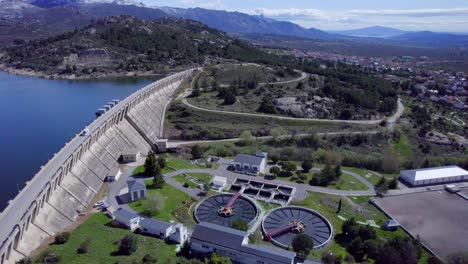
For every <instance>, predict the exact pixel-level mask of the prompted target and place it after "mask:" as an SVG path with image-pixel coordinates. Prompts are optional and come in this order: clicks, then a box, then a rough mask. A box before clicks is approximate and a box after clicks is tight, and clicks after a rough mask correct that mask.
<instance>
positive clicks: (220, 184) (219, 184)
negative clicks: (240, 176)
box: [210, 176, 227, 189]
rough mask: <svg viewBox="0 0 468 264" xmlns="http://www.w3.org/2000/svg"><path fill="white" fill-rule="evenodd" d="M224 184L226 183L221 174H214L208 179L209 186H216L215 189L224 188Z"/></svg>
mask: <svg viewBox="0 0 468 264" xmlns="http://www.w3.org/2000/svg"><path fill="white" fill-rule="evenodd" d="M226 184H227V179H226V177H221V176H214V177H213V178H212V179H211V181H210V185H211V187H213V188H216V189H220V188H224V187H225V186H226Z"/></svg>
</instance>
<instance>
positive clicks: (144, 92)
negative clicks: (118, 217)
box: [0, 69, 197, 264]
mask: <svg viewBox="0 0 468 264" xmlns="http://www.w3.org/2000/svg"><path fill="white" fill-rule="evenodd" d="M196 70H197V69H190V70H187V71H184V72H180V73H177V74H174V75H171V76H168V77H166V78H164V79H161V80H158V81H156V82H154V83H152V84H150V85H147V86H146V87H144V88H142V89H140V90H138V91H136V92H134V93H133V94H131V95H129V96H128V97H127V98H125V99H123V100H122V101H121V102H119V103H118V104H116V105H115V106H114V107H113V108H111V109H110V110H109V111H107V112H106V113H104V114H103V115H101V116H100V117H98V118H96V119H95V120H94V121H93V122H91V123H90V124H88V126H87V128H88V129H89V131H90V132H91V133H90V135H88V136H80V135H76V136H75V137H74V138H73V139H71V141H70V142H68V143H67V144H65V145H64V146H63V147H62V149H61V150H60V151H58V152H57V153H55V154H54V155H53V157H52V158H51V159H50V160H49V162H48V163H47V164H46V165H44V166H42V167H41V169H40V171H39V172H38V173H37V174H36V175H35V176H34V177H33V178H32V179H31V180H30V182H29V183H28V184H26V186H25V187H24V188H23V190H21V192H20V193H19V194H18V195H17V197H15V199H14V200H12V201H11V202H10V203H9V205H8V206H7V208H6V209H5V210H4V211H3V212H2V213H0V226H1V228H0V256H1V259H0V260H1V262H0V263H1V264H10V263H15V261H17V260H19V259H21V258H22V257H24V255H22V254H23V253H26V254H29V253H30V252H31V251H32V249H34V248H35V247H37V246H38V245H40V243H41V242H42V241H44V240H45V239H46V237H45V235H48V236H50V235H55V234H58V233H60V232H61V231H62V230H63V229H64V228H66V227H67V226H70V225H71V224H72V223H73V221H74V220H76V219H77V217H78V213H79V212H80V211H83V210H85V209H86V205H89V204H90V202H91V201H92V199H93V198H94V196H95V195H96V193H97V192H98V191H99V189H100V188H101V186H102V184H103V182H104V180H105V177H106V176H107V174H108V172H109V171H110V169H111V168H113V167H114V166H116V164H117V160H116V156H117V155H120V154H119V153H120V151H123V150H125V149H130V148H137V149H138V150H139V151H140V152H141V153H145V154H146V153H147V152H148V150H150V149H152V148H155V146H156V145H157V143H158V142H160V141H161V138H160V134H161V135H162V129H163V127H162V125H163V124H162V123H161V122H159V121H160V120H164V111H165V105H167V104H169V102H170V101H171V98H170V97H169V95H172V94H173V93H174V92H175V90H176V89H177V88H178V87H179V85H180V84H181V83H182V81H183V80H184V79H187V78H188V77H190V76H191V75H192V74H193V73H194V71H196ZM59 186H60V187H59ZM36 222H37V223H36ZM31 224H34V225H35V226H34V228H31V227H30V225H31ZM35 232H37V233H35ZM13 246H14V248H13ZM21 252H23V253H21Z"/></svg>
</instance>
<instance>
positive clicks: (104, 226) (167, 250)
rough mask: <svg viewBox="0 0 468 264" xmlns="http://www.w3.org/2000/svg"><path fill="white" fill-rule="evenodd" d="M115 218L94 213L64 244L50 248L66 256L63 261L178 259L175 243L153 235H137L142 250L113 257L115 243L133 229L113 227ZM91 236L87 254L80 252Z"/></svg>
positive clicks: (106, 261) (95, 261)
mask: <svg viewBox="0 0 468 264" xmlns="http://www.w3.org/2000/svg"><path fill="white" fill-rule="evenodd" d="M110 222H111V220H110V219H109V218H107V217H106V216H104V215H103V214H101V213H96V214H95V215H93V216H91V217H90V218H89V219H88V220H87V221H86V222H85V223H83V224H82V225H81V226H79V227H78V228H77V229H75V230H74V231H73V232H72V233H71V238H70V240H69V241H68V242H67V243H66V244H63V245H51V246H50V247H49V249H48V251H49V252H53V253H56V254H58V255H59V256H61V257H62V261H61V263H67V264H68V263H71V264H81V263H82V264H88V263H132V261H134V260H136V261H137V263H141V260H142V258H143V256H144V255H145V254H148V253H149V254H151V255H153V256H157V257H158V258H159V261H158V262H161V263H163V262H165V261H167V260H169V259H176V253H175V245H167V244H165V243H164V241H163V240H161V239H158V238H153V237H146V236H142V235H137V237H138V239H139V243H138V250H137V251H136V252H135V253H134V254H133V255H131V256H113V252H115V251H117V249H118V245H117V244H116V243H115V242H116V241H118V240H120V239H121V238H122V237H123V236H124V235H126V234H130V233H131V232H130V230H125V229H121V228H115V227H111V226H110ZM87 238H89V239H91V243H90V246H89V251H88V253H87V254H78V253H77V249H78V248H79V246H80V244H81V243H82V242H83V241H85V240H86V239H87Z"/></svg>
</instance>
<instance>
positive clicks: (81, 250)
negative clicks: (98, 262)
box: [77, 238, 91, 254]
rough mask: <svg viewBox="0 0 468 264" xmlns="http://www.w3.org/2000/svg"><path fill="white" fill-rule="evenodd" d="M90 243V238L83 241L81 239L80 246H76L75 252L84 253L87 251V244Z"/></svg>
mask: <svg viewBox="0 0 468 264" xmlns="http://www.w3.org/2000/svg"><path fill="white" fill-rule="evenodd" d="M90 243H91V240H90V239H89V238H87V239H86V240H85V241H83V242H82V243H81V244H80V247H79V248H78V250H77V252H78V254H86V253H88V250H89V244H90Z"/></svg>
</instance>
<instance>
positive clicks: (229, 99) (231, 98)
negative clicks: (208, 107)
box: [224, 91, 237, 105]
mask: <svg viewBox="0 0 468 264" xmlns="http://www.w3.org/2000/svg"><path fill="white" fill-rule="evenodd" d="M236 101H237V98H236V96H235V95H234V93H232V92H231V91H226V93H225V94H224V104H225V105H232V104H234V103H236Z"/></svg>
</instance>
